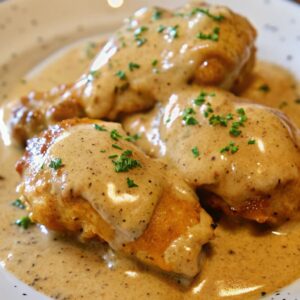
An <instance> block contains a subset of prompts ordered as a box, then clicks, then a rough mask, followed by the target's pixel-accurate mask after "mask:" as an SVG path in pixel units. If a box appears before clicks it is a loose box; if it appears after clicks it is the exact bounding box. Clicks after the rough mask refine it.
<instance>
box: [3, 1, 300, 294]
mask: <svg viewBox="0 0 300 300" xmlns="http://www.w3.org/2000/svg"><path fill="white" fill-rule="evenodd" d="M115 1H116V0H115ZM185 2H186V1H184V0H175V1H174V0H173V1H171V0H170V1H167V0H164V1H146V0H130V1H129V0H125V3H124V5H123V6H122V7H121V8H119V9H112V8H110V7H109V6H108V5H107V3H106V1H104V0H76V1H74V0H51V1H48V0H26V1H24V0H14V1H13V0H11V1H7V2H4V3H3V4H0V79H1V82H3V81H5V82H6V83H7V85H10V84H11V83H12V82H13V81H14V80H19V78H21V77H22V75H23V74H24V73H26V72H27V71H28V70H30V69H31V68H32V67H33V66H34V65H36V64H38V63H39V62H40V61H42V60H43V59H44V58H46V57H47V56H48V55H49V54H50V53H53V52H54V51H56V50H58V49H59V48H61V47H63V46H64V45H67V44H69V43H72V42H75V41H76V40H79V39H81V38H86V37H89V36H93V35H96V34H97V35H98V34H100V33H107V32H109V31H112V30H113V29H114V28H116V27H117V26H118V25H119V24H120V23H121V20H122V19H123V17H125V16H127V15H129V14H130V13H131V12H132V11H134V10H135V9H137V8H139V7H141V6H145V5H154V4H157V5H160V6H168V7H176V6H179V5H180V4H182V3H185ZM208 2H213V3H220V4H222V3H223V4H226V5H228V6H230V7H231V8H232V9H234V10H235V11H238V12H241V13H242V14H244V15H246V16H247V17H248V18H249V19H250V20H251V21H252V22H253V23H254V25H255V26H256V28H257V30H258V33H259V37H258V43H257V45H258V56H259V58H262V59H265V60H269V61H272V62H276V63H279V64H281V65H283V66H285V67H287V68H288V69H290V70H291V71H293V72H294V73H295V74H296V76H297V77H298V79H300V18H299V16H300V5H299V7H298V6H297V5H296V4H294V3H292V2H288V1H285V0H252V1H241V0H210V1H208ZM29 51H30V53H32V55H31V56H30V58H29V59H26V60H24V59H22V57H24V55H25V54H26V53H28V52H29ZM27 57H28V56H27ZM5 93H6V90H5V87H4V86H3V87H1V89H0V101H2V100H1V99H3V98H5ZM58 284H59V283H58ZM299 295H300V281H299V282H296V283H294V284H293V285H291V286H289V287H287V288H286V289H284V290H282V291H280V295H274V296H273V297H265V298H264V299H278V300H279V299H286V300H297V299H300V298H299ZM0 299H1V300H2V299H3V300H19V299H30V300H37V299H38V300H42V299H48V298H47V297H45V296H43V295H41V294H39V293H37V292H35V291H34V290H33V289H31V288H30V287H28V286H26V285H25V284H23V283H22V282H20V281H19V280H17V279H16V278H15V277H13V276H12V275H10V274H9V273H8V272H6V271H5V270H4V269H3V268H2V267H1V266H0Z"/></svg>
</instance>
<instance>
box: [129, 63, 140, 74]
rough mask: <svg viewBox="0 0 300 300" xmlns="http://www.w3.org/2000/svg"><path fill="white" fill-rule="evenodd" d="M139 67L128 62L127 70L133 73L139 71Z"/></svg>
mask: <svg viewBox="0 0 300 300" xmlns="http://www.w3.org/2000/svg"><path fill="white" fill-rule="evenodd" d="M140 67H141V66H140V65H139V64H136V63H133V62H130V63H129V64H128V68H129V70H130V71H131V72H132V71H134V70H135V69H139V68H140Z"/></svg>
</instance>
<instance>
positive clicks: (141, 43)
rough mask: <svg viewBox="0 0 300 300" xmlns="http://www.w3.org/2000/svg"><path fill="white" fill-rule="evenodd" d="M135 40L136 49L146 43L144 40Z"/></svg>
mask: <svg viewBox="0 0 300 300" xmlns="http://www.w3.org/2000/svg"><path fill="white" fill-rule="evenodd" d="M135 40H136V44H137V46H138V47H141V46H143V45H144V44H145V43H146V42H147V39H146V38H136V39H135Z"/></svg>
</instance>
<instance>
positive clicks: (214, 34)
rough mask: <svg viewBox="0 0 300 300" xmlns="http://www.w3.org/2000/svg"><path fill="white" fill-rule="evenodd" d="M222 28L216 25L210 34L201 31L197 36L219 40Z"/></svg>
mask: <svg viewBox="0 0 300 300" xmlns="http://www.w3.org/2000/svg"><path fill="white" fill-rule="evenodd" d="M219 34H220V28H219V27H215V28H214V30H213V32H212V33H210V34H205V33H203V32H199V33H198V34H197V38H198V39H200V40H211V41H214V42H217V41H218V40H219Z"/></svg>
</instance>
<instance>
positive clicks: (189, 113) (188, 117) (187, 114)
mask: <svg viewBox="0 0 300 300" xmlns="http://www.w3.org/2000/svg"><path fill="white" fill-rule="evenodd" d="M195 114H196V112H195V110H194V109H193V108H192V107H188V108H186V109H185V110H184V111H183V114H182V119H183V121H184V122H185V124H186V125H197V124H198V121H197V120H196V119H195V118H194V117H193V115H195Z"/></svg>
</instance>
